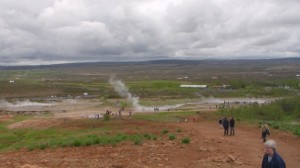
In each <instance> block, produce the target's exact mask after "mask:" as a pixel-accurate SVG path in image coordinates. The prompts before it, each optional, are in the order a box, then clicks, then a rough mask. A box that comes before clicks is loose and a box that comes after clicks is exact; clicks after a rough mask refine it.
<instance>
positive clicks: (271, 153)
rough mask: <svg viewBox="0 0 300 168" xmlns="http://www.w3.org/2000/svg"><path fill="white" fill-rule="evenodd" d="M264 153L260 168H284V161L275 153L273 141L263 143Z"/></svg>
mask: <svg viewBox="0 0 300 168" xmlns="http://www.w3.org/2000/svg"><path fill="white" fill-rule="evenodd" d="M264 153H265V154H264V157H263V160H262V164H261V168H286V166H285V162H284V160H283V159H282V158H281V156H280V155H279V154H278V153H277V152H276V142H275V141H274V140H273V139H269V140H267V141H266V142H265V146H264Z"/></svg>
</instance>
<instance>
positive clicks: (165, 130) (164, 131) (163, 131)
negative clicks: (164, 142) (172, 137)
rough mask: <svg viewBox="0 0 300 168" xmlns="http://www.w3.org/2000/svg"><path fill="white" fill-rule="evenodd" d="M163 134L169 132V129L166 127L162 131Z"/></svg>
mask: <svg viewBox="0 0 300 168" xmlns="http://www.w3.org/2000/svg"><path fill="white" fill-rule="evenodd" d="M161 133H162V134H167V133H169V130H167V129H164V130H162V132H161Z"/></svg>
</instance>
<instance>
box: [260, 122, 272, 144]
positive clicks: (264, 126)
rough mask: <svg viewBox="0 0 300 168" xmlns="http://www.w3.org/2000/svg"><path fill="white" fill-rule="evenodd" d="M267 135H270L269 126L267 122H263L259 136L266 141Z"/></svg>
mask: <svg viewBox="0 0 300 168" xmlns="http://www.w3.org/2000/svg"><path fill="white" fill-rule="evenodd" d="M267 135H270V128H269V126H268V124H264V123H263V124H262V126H261V137H262V139H263V142H266V140H267Z"/></svg>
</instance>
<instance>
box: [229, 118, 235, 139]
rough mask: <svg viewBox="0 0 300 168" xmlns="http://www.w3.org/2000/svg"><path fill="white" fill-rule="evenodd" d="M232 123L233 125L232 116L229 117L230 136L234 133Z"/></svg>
mask: <svg viewBox="0 0 300 168" xmlns="http://www.w3.org/2000/svg"><path fill="white" fill-rule="evenodd" d="M234 125H235V120H234V119H233V117H231V119H230V120H229V127H230V128H229V130H230V136H231V135H234Z"/></svg>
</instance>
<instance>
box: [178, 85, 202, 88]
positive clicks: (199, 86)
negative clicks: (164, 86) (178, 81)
mask: <svg viewBox="0 0 300 168" xmlns="http://www.w3.org/2000/svg"><path fill="white" fill-rule="evenodd" d="M180 87H187V88H207V85H180Z"/></svg>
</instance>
